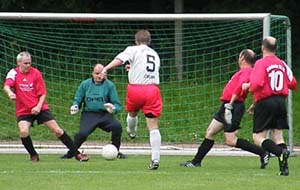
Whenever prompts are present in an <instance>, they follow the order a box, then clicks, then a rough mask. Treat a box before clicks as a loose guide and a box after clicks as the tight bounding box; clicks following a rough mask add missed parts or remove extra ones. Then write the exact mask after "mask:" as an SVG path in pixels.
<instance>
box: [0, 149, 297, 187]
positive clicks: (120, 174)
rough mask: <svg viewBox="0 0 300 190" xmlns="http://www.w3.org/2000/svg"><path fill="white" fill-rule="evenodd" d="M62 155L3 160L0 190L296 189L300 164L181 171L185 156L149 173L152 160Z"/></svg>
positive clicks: (228, 161)
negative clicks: (283, 172)
mask: <svg viewBox="0 0 300 190" xmlns="http://www.w3.org/2000/svg"><path fill="white" fill-rule="evenodd" d="M58 157H59V155H40V158H41V161H40V162H39V163H31V162H30V161H28V157H27V155H24V154H0V184H1V189H5V190H16V189H19V190H32V189H43V190H48V189H49V190H60V189H62V190H77V189H78V190H82V189H84V190H96V189H97V190H99V189H105V190H114V189H116V190H120V189H124V190H127V189H128V190H135V189H137V190H141V189H142V190H148V189H149V190H150V189H151V190H153V189H157V190H160V189H162V190H169V189H170V190H177V189H178V190H189V189H191V190H192V189H193V190H194V189H205V190H212V189H216V190H219V189H222V190H227V189H228V190H233V189H244V190H255V189H259V190H264V189H265V190H269V189H297V188H298V187H300V181H299V178H300V170H299V168H300V160H299V158H296V157H291V158H290V160H289V165H290V175H289V176H278V175H277V173H278V162H277V158H271V160H270V164H269V165H268V168H267V169H264V170H262V169H259V159H258V158H257V157H212V156H209V157H207V158H205V160H204V161H203V163H202V167H201V168H183V167H179V163H180V162H182V161H185V160H188V159H190V158H191V157H190V156H189V157H186V156H162V158H161V167H160V168H159V169H158V170H156V171H150V170H148V169H147V167H148V164H149V156H133V155H130V156H129V158H128V159H126V160H114V161H106V160H104V159H102V158H101V157H100V156H97V155H92V157H91V159H90V161H89V162H86V163H79V162H77V161H76V160H74V159H72V160H59V158H58Z"/></svg>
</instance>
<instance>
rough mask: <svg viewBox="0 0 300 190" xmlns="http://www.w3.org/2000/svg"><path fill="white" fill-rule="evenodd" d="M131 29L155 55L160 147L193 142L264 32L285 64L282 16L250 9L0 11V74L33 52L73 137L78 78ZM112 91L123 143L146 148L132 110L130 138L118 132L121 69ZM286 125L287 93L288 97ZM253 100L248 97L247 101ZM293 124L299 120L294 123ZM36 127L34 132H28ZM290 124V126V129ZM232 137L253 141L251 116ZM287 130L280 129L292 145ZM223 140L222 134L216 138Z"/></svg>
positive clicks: (42, 137) (13, 131) (7, 112)
mask: <svg viewBox="0 0 300 190" xmlns="http://www.w3.org/2000/svg"><path fill="white" fill-rule="evenodd" d="M138 29H148V30H149V31H150V32H151V34H152V43H151V46H152V47H153V48H154V49H155V50H156V51H157V52H158V54H159V55H160V57H161V70H160V73H161V75H160V76H161V84H160V88H161V93H162V97H163V102H164V107H163V113H162V115H161V118H160V119H159V126H160V131H161V134H162V140H163V144H165V145H170V146H174V147H175V146H176V147H178V148H180V149H182V150H184V149H185V148H190V147H195V146H198V145H199V143H200V142H201V141H202V140H203V138H204V135H205V130H206V128H207V126H208V125H209V122H210V121H211V119H212V116H213V115H214V113H215V112H216V110H217V109H218V107H219V105H220V101H219V97H220V94H221V91H222V89H223V87H224V85H225V84H226V82H227V81H228V79H229V78H230V77H231V75H232V74H233V73H234V72H235V71H236V70H237V69H238V65H237V57H238V54H239V52H240V51H241V50H242V49H245V48H250V49H253V50H254V51H255V52H256V53H260V45H261V41H262V39H263V38H264V37H265V36H268V35H273V36H275V37H276V38H277V39H278V41H279V44H280V48H279V51H278V55H279V56H280V57H281V58H282V59H283V60H285V61H286V62H287V63H288V64H289V66H291V38H290V24H289V19H288V18H287V17H284V16H277V15H271V14H269V13H257V14H79V13H0V39H1V41H0V49H1V51H0V62H1V64H0V71H1V75H2V77H1V78H2V83H3V82H4V77H5V73H6V72H7V71H8V70H9V69H10V68H12V67H14V66H15V65H16V55H17V54H18V53H19V52H20V51H23V50H27V51H29V52H30V53H31V54H32V60H33V66H35V67H37V68H39V69H40V70H41V71H42V73H43V76H44V79H45V82H46V86H47V91H48V95H47V101H48V103H49V106H50V109H51V111H52V112H53V113H54V114H55V117H56V119H57V121H58V123H59V124H60V125H61V127H62V128H64V129H65V130H66V131H67V132H68V133H70V134H71V135H73V134H74V133H75V132H77V131H78V129H79V117H80V115H79V114H78V115H75V116H71V115H69V107H70V105H71V104H72V101H73V96H74V94H75V91H76V89H77V86H78V85H79V84H80V82H81V81H82V80H84V79H86V78H88V77H91V70H92V66H93V65H94V64H95V63H98V62H100V63H103V64H104V65H105V64H107V63H109V61H110V60H112V59H113V58H114V57H115V56H116V55H117V54H118V53H119V52H120V51H122V50H123V49H124V48H125V47H127V46H129V45H133V44H134V34H135V32H136V31H137V30H138ZM108 77H109V79H110V80H112V81H113V82H114V83H115V84H116V86H117V90H118V93H119V97H120V100H121V102H122V105H123V110H122V112H121V113H120V114H117V115H116V117H117V119H118V120H119V121H120V122H121V123H122V127H123V129H124V130H123V135H122V145H124V146H125V145H126V144H128V145H129V144H130V145H131V146H135V147H148V140H149V138H148V131H147V129H146V124H145V120H144V118H143V115H142V114H141V113H139V119H140V120H139V128H138V133H137V135H138V136H137V139H136V140H135V141H134V142H133V141H131V140H130V139H129V138H128V137H127V135H126V131H125V126H126V115H127V114H126V113H125V110H124V107H125V93H126V92H125V89H126V84H127V73H126V71H125V70H124V68H123V67H118V68H115V69H114V70H112V71H110V72H109V75H108ZM288 100H289V101H288V106H289V109H288V110H289V122H290V125H291V127H292V124H293V123H292V119H293V118H294V119H295V117H293V115H295V114H296V113H293V108H292V96H290V97H289V99H288ZM251 101H252V96H251V95H249V98H248V100H247V102H246V103H247V106H248V105H249V104H250V102H251ZM0 102H1V104H2V105H3V106H4V107H5V109H2V110H1V111H0V120H1V126H0V129H1V130H0V140H1V141H8V142H9V141H14V140H18V129H17V127H16V120H15V115H14V103H13V102H10V101H9V100H8V98H7V96H6V95H5V94H4V93H3V92H2V95H1V96H0ZM298 123H299V122H298ZM35 128H38V129H35ZM292 129H293V128H292ZM31 134H32V138H33V139H34V140H38V141H41V142H43V141H52V140H55V137H54V136H53V135H52V134H50V132H48V131H47V130H45V129H43V128H42V127H38V126H36V127H34V128H33V129H32V131H31ZM239 135H240V136H241V137H243V138H246V139H249V140H252V118H251V116H249V115H247V114H245V117H244V118H243V121H242V129H241V130H240V132H239ZM293 136H295V134H294V133H293V130H290V133H288V134H286V136H285V137H286V138H288V139H289V146H290V147H293V144H294V142H293ZM109 139H110V134H107V133H105V132H103V131H95V132H94V133H93V134H92V135H91V136H90V137H89V139H88V140H87V142H90V141H93V142H95V144H97V143H105V142H107V141H109ZM216 142H217V143H223V137H222V135H219V136H218V137H217V139H216Z"/></svg>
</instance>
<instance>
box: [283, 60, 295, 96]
mask: <svg viewBox="0 0 300 190" xmlns="http://www.w3.org/2000/svg"><path fill="white" fill-rule="evenodd" d="M283 63H284V62H283ZM284 65H285V68H286V71H287V72H286V73H287V78H288V81H287V82H288V88H289V89H292V90H295V89H296V88H297V81H296V78H295V77H294V75H293V72H292V70H291V69H290V68H289V66H288V65H287V64H286V63H284Z"/></svg>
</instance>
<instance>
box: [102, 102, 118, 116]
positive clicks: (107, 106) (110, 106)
mask: <svg viewBox="0 0 300 190" xmlns="http://www.w3.org/2000/svg"><path fill="white" fill-rule="evenodd" d="M104 107H105V109H106V110H107V111H108V112H109V113H111V114H113V113H115V112H116V106H114V105H113V104H112V103H106V104H104Z"/></svg>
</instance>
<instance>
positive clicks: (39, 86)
mask: <svg viewBox="0 0 300 190" xmlns="http://www.w3.org/2000/svg"><path fill="white" fill-rule="evenodd" d="M36 92H37V95H38V96H41V95H46V94H47V91H46V85H45V82H44V79H43V76H42V74H41V73H40V72H37V78H36Z"/></svg>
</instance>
